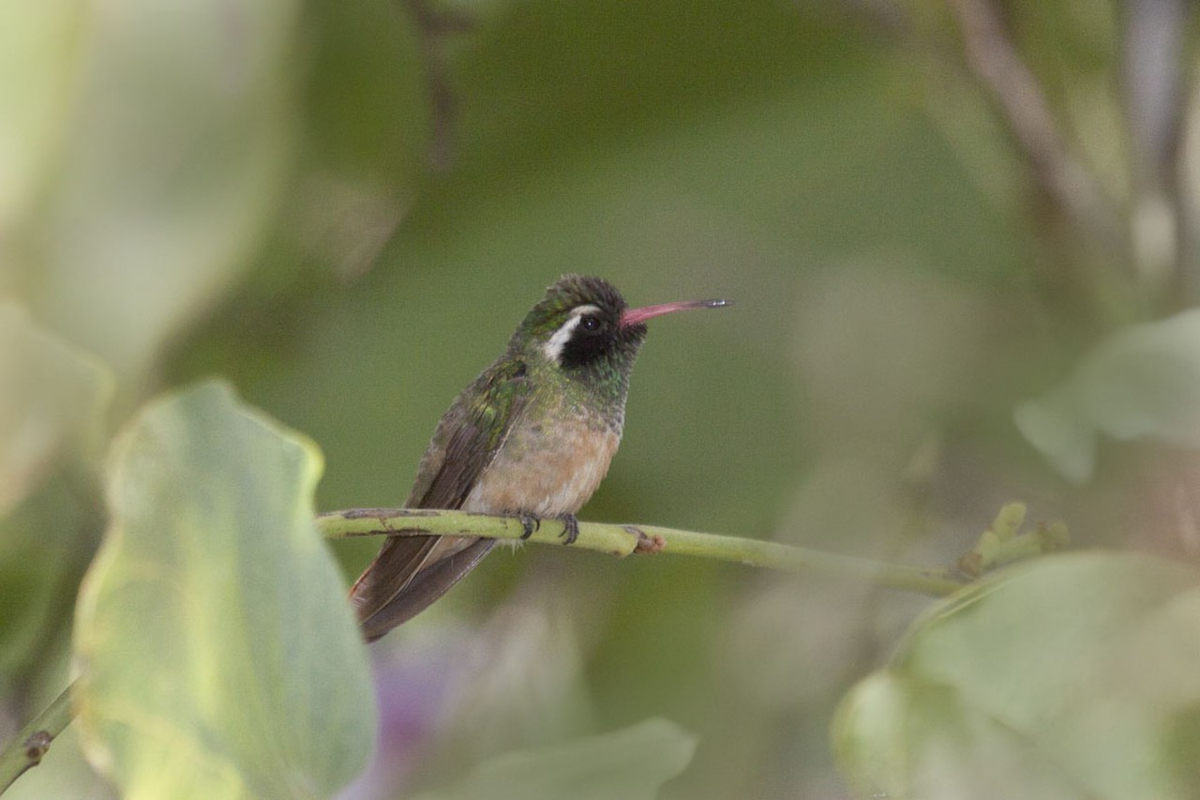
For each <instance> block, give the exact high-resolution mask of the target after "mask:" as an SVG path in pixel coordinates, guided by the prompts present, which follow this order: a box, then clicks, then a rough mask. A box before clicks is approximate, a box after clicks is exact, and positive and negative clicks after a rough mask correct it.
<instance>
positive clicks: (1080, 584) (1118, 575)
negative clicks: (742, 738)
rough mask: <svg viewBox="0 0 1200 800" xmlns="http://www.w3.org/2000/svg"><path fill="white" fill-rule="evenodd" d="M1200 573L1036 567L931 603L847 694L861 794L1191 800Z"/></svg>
mask: <svg viewBox="0 0 1200 800" xmlns="http://www.w3.org/2000/svg"><path fill="white" fill-rule="evenodd" d="M1197 663H1200V574H1197V572H1196V571H1194V570H1191V569H1186V568H1181V567H1178V566H1175V565H1172V564H1170V563H1168V562H1165V561H1161V560H1158V559H1154V558H1150V557H1145V556H1134V555H1113V554H1101V553H1080V554H1075V555H1069V556H1050V557H1044V558H1040V559H1038V560H1036V561H1034V562H1032V563H1030V564H1027V565H1023V566H1020V567H1016V568H1013V569H1010V570H1006V571H1004V572H1001V573H998V574H997V575H996V576H995V577H994V578H992V579H989V580H985V581H983V582H981V583H979V584H976V585H975V586H973V587H971V588H970V589H968V590H966V591H964V592H962V593H960V594H959V595H957V596H956V597H953V598H950V599H949V600H947V601H946V602H944V603H942V604H940V605H939V606H937V607H936V608H934V609H933V610H932V611H930V612H929V613H928V614H926V615H925V617H924V618H923V619H921V620H919V621H918V622H917V623H916V624H915V625H914V626H913V628H912V630H911V631H910V633H909V636H908V639H907V641H906V642H905V643H904V645H903V646H902V647H901V649H900V652H899V653H898V654H897V655H896V656H895V658H894V659H893V660H892V663H891V664H890V665H889V666H888V668H887V669H884V670H881V671H879V672H876V673H875V674H873V675H871V676H870V677H868V678H867V679H866V680H864V681H862V682H861V683H860V684H859V685H858V686H857V687H856V688H855V689H854V690H853V691H852V692H851V693H850V695H849V696H848V697H847V698H846V699H845V700H844V701H843V703H842V707H841V709H840V711H839V714H838V718H837V720H836V721H835V725H834V743H835V746H836V748H837V751H838V755H839V757H840V760H841V764H842V767H843V769H844V771H845V772H846V774H847V775H848V777H849V778H850V780H851V783H852V784H853V785H854V786H855V787H856V789H857V790H858V791H859V792H860V794H861V795H863V796H886V797H889V798H921V799H922V800H937V799H938V798H961V797H972V798H1012V797H1021V798H1047V799H1048V800H1049V799H1050V798H1053V799H1054V800H1065V799H1066V798H1076V797H1077V798H1093V799H1095V798H1113V800H1118V799H1119V800H1132V799H1135V798H1145V799H1146V800H1150V799H1151V798H1154V799H1155V800H1168V799H1169V798H1189V797H1196V794H1195V792H1196V787H1197V786H1200V766H1198V762H1197V761H1196V760H1195V759H1194V754H1195V753H1196V752H1197V747H1200V740H1198V739H1197V736H1198V735H1200V729H1198V727H1197V726H1196V724H1195V720H1196V714H1197V709H1198V708H1200V671H1197V670H1196V664H1197Z"/></svg>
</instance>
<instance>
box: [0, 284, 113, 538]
mask: <svg viewBox="0 0 1200 800" xmlns="http://www.w3.org/2000/svg"><path fill="white" fill-rule="evenodd" d="M112 389H113V384H112V377H111V376H110V375H109V373H108V372H107V370H106V369H105V368H104V367H103V365H101V364H100V363H99V362H97V361H96V360H95V359H94V358H92V357H91V356H89V355H87V354H86V353H84V352H82V351H80V350H78V349H75V348H73V347H72V346H70V345H69V344H67V343H66V342H64V341H63V340H61V339H59V338H58V337H56V336H54V335H52V334H50V333H48V332H46V331H43V330H40V329H39V328H37V327H35V326H34V325H33V324H32V322H31V321H30V320H29V318H28V316H26V314H25V313H24V312H23V311H21V309H19V308H18V307H17V306H16V305H15V304H13V303H9V302H0V443H2V445H3V446H2V447H0V517H2V516H3V515H4V514H6V513H7V512H9V511H10V510H12V508H13V507H14V506H15V505H16V504H17V503H19V502H20V501H21V500H22V499H23V498H24V497H25V496H26V495H27V494H28V493H29V492H30V491H31V490H32V489H33V488H34V487H35V486H36V485H37V484H38V483H39V482H40V481H41V480H42V479H43V478H45V477H46V475H47V474H48V473H49V472H50V470H51V469H53V467H54V465H55V463H56V460H57V459H58V458H59V456H60V455H61V454H63V452H64V451H66V452H73V453H77V454H81V455H87V454H94V452H95V450H96V449H97V445H98V444H99V442H100V438H101V433H102V431H103V423H104V414H105V412H106V411H107V406H108V402H109V400H110V399H111V396H112Z"/></svg>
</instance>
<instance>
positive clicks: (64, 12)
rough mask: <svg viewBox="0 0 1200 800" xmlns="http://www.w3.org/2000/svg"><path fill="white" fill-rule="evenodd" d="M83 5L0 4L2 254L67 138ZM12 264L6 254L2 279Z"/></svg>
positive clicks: (57, 1)
mask: <svg viewBox="0 0 1200 800" xmlns="http://www.w3.org/2000/svg"><path fill="white" fill-rule="evenodd" d="M87 6H88V4H87V3H86V2H83V0H47V2H41V3H0V254H2V253H3V250H4V245H5V238H6V237H5V234H6V232H11V231H12V230H13V229H14V228H15V227H16V225H17V224H18V223H19V222H20V220H21V219H22V217H23V216H24V215H25V214H26V213H28V211H29V206H30V204H31V202H32V201H33V200H34V199H35V197H36V187H37V184H38V182H39V181H40V180H41V179H43V177H44V175H43V173H44V171H45V170H46V169H47V167H50V166H52V164H53V161H52V159H51V156H52V154H53V153H54V151H55V146H56V145H57V144H59V142H60V140H61V137H62V136H63V134H64V133H65V131H64V126H63V124H62V122H63V120H62V110H63V107H64V106H65V105H66V104H67V102H68V100H69V98H70V94H71V92H72V90H73V89H74V84H73V81H72V80H71V78H72V77H73V76H72V68H73V67H74V66H75V64H76V60H77V58H78V50H79V45H80V36H79V31H80V28H81V27H82V26H81V25H80V23H81V22H82V21H83V18H84V15H85V11H86V9H87ZM8 266H10V264H9V263H8V259H6V258H3V257H0V282H2V281H3V280H4V278H5V277H6V276H5V274H4V271H5V269H6V267H8Z"/></svg>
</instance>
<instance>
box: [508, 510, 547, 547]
mask: <svg viewBox="0 0 1200 800" xmlns="http://www.w3.org/2000/svg"><path fill="white" fill-rule="evenodd" d="M513 516H514V517H516V518H517V519H518V520H520V521H521V529H522V530H524V531H525V532H524V533H522V534H521V539H522V540H525V539H528V538H529V537H530V536H533V532H534V531H536V530H537V529H538V528H540V527H542V521H541V520H540V519H538V518H537V517H535V516H533V515H532V514H526V513H524V512H521V511H518V512H517V513H516V514H514V515H513Z"/></svg>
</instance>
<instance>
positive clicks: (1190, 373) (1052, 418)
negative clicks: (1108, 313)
mask: <svg viewBox="0 0 1200 800" xmlns="http://www.w3.org/2000/svg"><path fill="white" fill-rule="evenodd" d="M1014 417H1015V420H1016V423H1017V427H1018V428H1019V429H1020V431H1021V433H1022V434H1023V435H1024V436H1025V438H1026V439H1028V440H1029V442H1030V443H1031V444H1033V446H1034V447H1036V448H1037V449H1038V450H1039V451H1041V453H1042V455H1044V456H1045V457H1046V458H1047V459H1048V460H1049V461H1050V463H1051V464H1053V465H1054V467H1055V468H1056V469H1057V470H1058V471H1059V472H1060V473H1062V475H1063V476H1064V477H1066V478H1067V479H1068V480H1071V481H1073V482H1075V483H1083V482H1084V481H1086V480H1088V479H1089V478H1090V477H1091V475H1092V470H1093V469H1094V467H1095V461H1096V445H1097V440H1098V438H1099V437H1100V436H1101V435H1106V436H1111V437H1112V438H1114V439H1118V440H1122V441H1127V440H1132V439H1149V440H1153V441H1158V442H1163V443H1165V444H1169V445H1172V446H1175V447H1187V448H1192V449H1200V309H1193V310H1190V311H1185V312H1183V313H1180V314H1176V315H1175V316H1173V317H1170V318H1169V319H1165V320H1161V321H1159V322H1151V323H1146V324H1143V325H1134V326H1132V327H1129V328H1126V329H1125V330H1123V331H1121V332H1119V333H1117V334H1116V335H1114V336H1113V337H1111V338H1110V339H1108V340H1107V341H1105V342H1103V343H1102V344H1101V345H1100V346H1099V347H1097V348H1096V349H1095V350H1093V351H1092V352H1091V353H1090V354H1088V355H1087V356H1085V357H1084V359H1083V360H1082V361H1081V362H1080V364H1079V366H1078V367H1077V368H1076V369H1075V371H1074V373H1073V374H1072V375H1071V376H1070V377H1069V378H1068V379H1067V380H1066V381H1065V382H1063V383H1062V384H1061V385H1059V386H1057V387H1055V388H1053V389H1051V390H1050V391H1048V392H1047V393H1046V394H1044V395H1042V396H1041V397H1040V398H1038V399H1036V400H1031V401H1029V402H1026V403H1022V404H1021V405H1020V406H1018V407H1017V410H1016V412H1015V415H1014Z"/></svg>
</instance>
